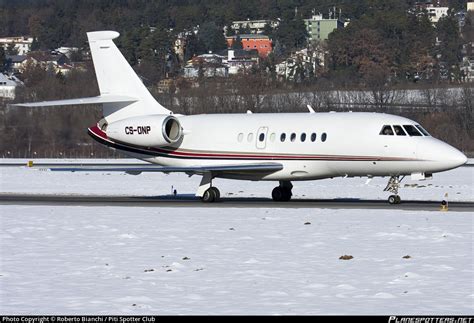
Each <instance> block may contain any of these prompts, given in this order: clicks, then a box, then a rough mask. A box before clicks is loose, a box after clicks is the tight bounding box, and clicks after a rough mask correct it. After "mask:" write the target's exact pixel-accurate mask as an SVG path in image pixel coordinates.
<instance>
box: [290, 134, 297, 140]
mask: <svg viewBox="0 0 474 323" xmlns="http://www.w3.org/2000/svg"><path fill="white" fill-rule="evenodd" d="M290 140H291V142H293V141H295V140H296V133H294V132H293V133H292V134H291V137H290Z"/></svg>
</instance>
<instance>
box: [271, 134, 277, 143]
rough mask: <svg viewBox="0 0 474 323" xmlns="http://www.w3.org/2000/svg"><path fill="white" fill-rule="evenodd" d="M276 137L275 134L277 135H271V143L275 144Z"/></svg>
mask: <svg viewBox="0 0 474 323" xmlns="http://www.w3.org/2000/svg"><path fill="white" fill-rule="evenodd" d="M275 137H276V134H275V133H272V134H271V135H270V141H271V142H274V141H275Z"/></svg>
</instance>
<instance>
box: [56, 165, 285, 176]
mask: <svg viewBox="0 0 474 323" xmlns="http://www.w3.org/2000/svg"><path fill="white" fill-rule="evenodd" d="M48 169H49V170H51V171H62V172H124V173H129V174H140V173H143V172H160V173H187V174H204V173H209V172H211V173H215V174H218V173H274V172H276V171H279V170H282V169H283V165H282V164H279V163H259V164H242V165H212V166H190V167H165V166H154V165H150V166H147V165H145V166H131V167H107V166H101V167H90V166H89V167H88V166H85V167H81V166H80V165H78V166H75V167H50V168H48Z"/></svg>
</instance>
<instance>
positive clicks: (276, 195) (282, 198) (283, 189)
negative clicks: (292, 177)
mask: <svg viewBox="0 0 474 323" xmlns="http://www.w3.org/2000/svg"><path fill="white" fill-rule="evenodd" d="M292 188H293V185H292V184H291V182H280V186H277V187H275V188H274V189H273V191H272V199H273V200H274V201H277V202H287V201H289V200H290V199H291V196H292V195H293V193H292V192H291V189H292Z"/></svg>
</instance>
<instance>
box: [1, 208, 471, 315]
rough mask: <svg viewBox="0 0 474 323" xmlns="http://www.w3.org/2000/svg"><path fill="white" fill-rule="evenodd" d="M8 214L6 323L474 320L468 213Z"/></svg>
mask: <svg viewBox="0 0 474 323" xmlns="http://www.w3.org/2000/svg"><path fill="white" fill-rule="evenodd" d="M0 210H1V217H0V219H1V229H0V234H1V235H0V237H1V238H0V248H1V262H0V265H1V266H0V300H1V301H0V313H2V314H31V313H35V314H58V313H61V314H85V313H94V314H107V313H118V314H318V313H323V314H338V313H344V314H349V313H351V314H474V309H473V308H474V306H473V305H474V289H473V277H474V275H473V261H472V256H473V244H472V241H473V240H472V237H473V222H472V216H473V214H469V213H462V212H459V213H458V212H455V213H449V212H448V213H441V212H409V211H377V210H367V211H364V210H362V211H361V210H357V211H353V210H321V209H298V210H291V211H289V210H286V209H268V210H265V209H256V210H249V209H215V208H211V209H199V208H197V209H186V208H178V209H173V208H157V209H150V208H134V209H133V210H132V209H130V208H120V207H57V206H51V207H47V206H1V207H0ZM343 255H350V256H352V257H353V258H352V259H350V260H340V259H339V257H341V256H343ZM405 256H409V258H408V257H407V258H404V257H405Z"/></svg>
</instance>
